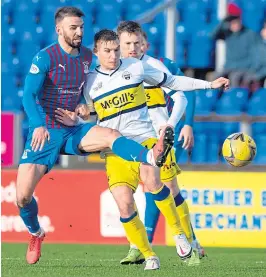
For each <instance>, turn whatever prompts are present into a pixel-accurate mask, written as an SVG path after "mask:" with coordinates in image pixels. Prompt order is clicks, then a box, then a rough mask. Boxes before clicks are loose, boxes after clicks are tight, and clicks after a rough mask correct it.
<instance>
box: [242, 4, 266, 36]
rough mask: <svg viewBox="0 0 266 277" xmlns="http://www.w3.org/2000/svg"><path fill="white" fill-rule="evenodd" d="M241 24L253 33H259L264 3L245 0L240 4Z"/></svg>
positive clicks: (263, 13) (262, 19)
mask: <svg viewBox="0 0 266 277" xmlns="http://www.w3.org/2000/svg"><path fill="white" fill-rule="evenodd" d="M241 8H242V10H243V16H242V18H243V24H244V25H245V26H246V27H248V28H250V29H252V30H253V31H255V32H259V31H260V30H261V28H262V26H263V21H264V18H265V10H264V9H265V2H264V1H261V0H256V1H254V0H245V1H242V3H241Z"/></svg>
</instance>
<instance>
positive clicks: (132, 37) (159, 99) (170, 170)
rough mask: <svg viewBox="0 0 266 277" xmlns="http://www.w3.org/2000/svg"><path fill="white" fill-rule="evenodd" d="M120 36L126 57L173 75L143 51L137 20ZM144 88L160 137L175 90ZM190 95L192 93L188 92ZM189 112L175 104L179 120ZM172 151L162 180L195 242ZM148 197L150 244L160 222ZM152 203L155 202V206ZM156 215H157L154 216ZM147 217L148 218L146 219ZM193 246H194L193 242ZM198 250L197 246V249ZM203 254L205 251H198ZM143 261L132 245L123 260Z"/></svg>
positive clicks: (123, 26) (124, 26)
mask: <svg viewBox="0 0 266 277" xmlns="http://www.w3.org/2000/svg"><path fill="white" fill-rule="evenodd" d="M117 33H118V36H119V40H120V52H121V56H122V57H123V58H128V57H134V58H137V59H139V60H142V61H143V62H145V63H148V64H149V65H151V66H153V67H154V68H156V69H158V70H161V71H163V72H165V73H167V74H170V71H169V70H168V69H167V67H166V66H165V65H164V64H163V63H162V62H161V61H159V60H157V59H155V58H153V57H151V56H149V55H146V54H145V53H143V51H142V43H143V31H142V29H141V26H140V25H139V24H138V23H137V22H134V21H123V22H121V23H120V24H119V26H118V28H117ZM144 89H145V94H146V100H147V106H148V110H149V115H150V118H151V120H152V124H153V126H154V129H155V131H156V133H157V136H159V133H160V128H161V127H162V126H165V125H166V124H169V125H172V126H173V124H172V123H171V121H169V113H168V110H167V107H166V99H165V92H164V91H166V92H167V93H168V94H170V95H171V94H174V93H175V91H170V90H169V89H167V88H161V87H159V86H152V85H150V84H147V83H144ZM189 93H190V92H189ZM180 94H182V95H183V92H179V93H178V94H177V95H180ZM185 109H186V102H185V101H183V99H180V100H179V105H177V103H175V106H174V110H173V113H175V114H177V118H178V121H179V120H180V119H181V117H182V115H183V113H184V111H185ZM173 151H174V150H172V153H171V155H169V157H168V159H167V161H166V163H165V166H163V167H162V168H161V181H162V182H163V183H164V184H165V185H166V186H168V188H169V189H170V191H171V193H172V195H173V197H174V200H175V204H176V210H177V213H178V215H179V218H180V222H181V226H182V228H183V230H184V232H185V234H186V237H187V239H188V241H189V242H190V243H192V241H193V232H192V228H191V222H190V215H189V209H188V205H187V203H186V201H185V200H184V199H183V197H182V196H181V193H180V190H179V187H178V184H177V178H176V177H177V175H178V174H179V173H180V172H181V170H180V168H179V167H178V165H177V161H176V158H175V154H174V153H173ZM144 191H145V197H146V211H145V219H144V223H145V228H146V231H147V234H148V239H149V241H150V243H152V241H153V234H154V231H155V227H156V222H154V221H155V220H157V221H158V216H157V214H156V210H157V207H156V206H155V205H154V204H153V203H154V201H153V199H152V196H151V194H150V193H149V190H147V188H145V187H144ZM152 202H153V203H152ZM149 207H151V208H153V207H154V210H155V209H156V210H155V211H153V209H151V211H149V210H147V209H149ZM154 213H155V214H154ZM146 217H148V218H146ZM154 225H155V227H154V229H151V226H154ZM192 245H195V243H193V244H192ZM195 248H196V247H195ZM199 252H200V253H202V251H199ZM143 261H144V257H143V255H142V254H141V252H140V251H139V249H137V248H136V246H135V245H131V246H130V249H129V252H128V254H127V256H126V257H125V258H124V259H122V260H121V262H120V263H121V264H132V263H141V262H143Z"/></svg>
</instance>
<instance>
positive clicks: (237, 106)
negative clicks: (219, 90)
mask: <svg viewBox="0 0 266 277" xmlns="http://www.w3.org/2000/svg"><path fill="white" fill-rule="evenodd" d="M247 101H248V90H247V89H243V88H233V89H230V90H229V91H226V92H224V93H223V95H222V96H221V98H220V99H219V101H218V102H217V105H216V113H217V114H220V115H241V114H242V112H243V111H244V110H245V107H246V104H247Z"/></svg>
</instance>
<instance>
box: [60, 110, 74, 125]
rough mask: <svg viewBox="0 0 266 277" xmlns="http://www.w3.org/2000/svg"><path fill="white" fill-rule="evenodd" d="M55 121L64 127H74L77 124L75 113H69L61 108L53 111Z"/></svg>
mask: <svg viewBox="0 0 266 277" xmlns="http://www.w3.org/2000/svg"><path fill="white" fill-rule="evenodd" d="M55 118H56V121H58V122H60V123H62V124H64V125H66V126H75V125H77V123H78V115H77V112H76V111H75V112H71V111H68V110H64V109H61V108H57V109H56V110H55Z"/></svg>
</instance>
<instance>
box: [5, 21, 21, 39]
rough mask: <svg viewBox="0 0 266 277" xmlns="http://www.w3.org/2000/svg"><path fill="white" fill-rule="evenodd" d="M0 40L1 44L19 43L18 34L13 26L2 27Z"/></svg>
mask: <svg viewBox="0 0 266 277" xmlns="http://www.w3.org/2000/svg"><path fill="white" fill-rule="evenodd" d="M1 31H2V32H1V40H2V43H3V42H6V43H7V42H9V43H15V42H16V41H19V40H20V38H19V32H18V30H17V29H16V27H15V26H14V25H6V24H3V25H2V30H1Z"/></svg>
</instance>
